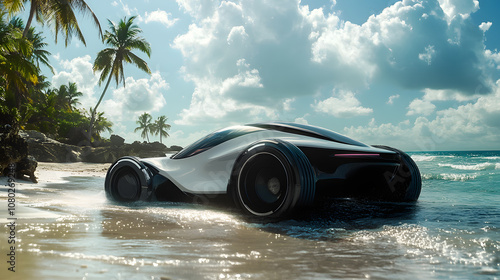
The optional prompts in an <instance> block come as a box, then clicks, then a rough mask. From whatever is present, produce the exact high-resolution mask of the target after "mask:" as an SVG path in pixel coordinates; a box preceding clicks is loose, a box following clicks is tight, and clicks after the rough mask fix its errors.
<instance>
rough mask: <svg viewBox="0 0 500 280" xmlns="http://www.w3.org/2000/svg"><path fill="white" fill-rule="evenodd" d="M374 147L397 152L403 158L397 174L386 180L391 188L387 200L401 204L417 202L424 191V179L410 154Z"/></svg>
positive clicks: (380, 146) (390, 148) (379, 146)
mask: <svg viewBox="0 0 500 280" xmlns="http://www.w3.org/2000/svg"><path fill="white" fill-rule="evenodd" d="M373 147H375V148H380V149H384V150H389V151H393V152H396V153H398V154H399V156H400V158H401V161H400V165H399V167H398V169H397V171H396V172H395V174H394V175H393V176H388V177H387V178H386V179H387V185H388V188H389V190H388V193H389V197H388V198H387V200H390V201H399V202H411V201H417V199H418V197H419V196H420V191H421V190H422V178H421V175H420V171H419V169H418V166H417V164H416V163H415V161H413V159H412V158H411V157H410V156H409V155H408V154H406V153H405V152H403V151H401V150H398V149H396V148H392V147H388V146H382V145H373Z"/></svg>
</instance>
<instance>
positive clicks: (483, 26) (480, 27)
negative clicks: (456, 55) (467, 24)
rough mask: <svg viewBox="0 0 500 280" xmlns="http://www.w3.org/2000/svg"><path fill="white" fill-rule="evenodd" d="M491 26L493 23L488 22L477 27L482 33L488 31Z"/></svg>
mask: <svg viewBox="0 0 500 280" xmlns="http://www.w3.org/2000/svg"><path fill="white" fill-rule="evenodd" d="M492 25H493V23H492V22H491V21H488V22H482V23H481V24H480V25H479V29H481V30H482V31H483V32H486V31H488V30H489V29H490V27H491V26H492Z"/></svg>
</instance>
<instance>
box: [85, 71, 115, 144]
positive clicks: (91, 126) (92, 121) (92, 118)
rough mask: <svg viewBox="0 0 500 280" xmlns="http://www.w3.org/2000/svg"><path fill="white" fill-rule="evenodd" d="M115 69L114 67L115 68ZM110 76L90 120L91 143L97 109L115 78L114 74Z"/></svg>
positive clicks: (89, 136)
mask: <svg viewBox="0 0 500 280" xmlns="http://www.w3.org/2000/svg"><path fill="white" fill-rule="evenodd" d="M113 68H114V66H113ZM111 73H113V69H111ZM111 73H110V74H109V78H108V81H107V82H106V86H105V87H104V90H103V91H102V94H101V97H100V98H99V101H97V104H96V105H95V107H94V110H93V111H92V116H91V118H90V126H89V129H88V139H89V142H92V141H91V139H92V128H93V127H94V122H95V114H96V112H97V107H99V105H100V104H101V101H102V98H103V97H104V94H106V90H108V86H109V83H110V82H111V77H112V76H113V75H112V74H111Z"/></svg>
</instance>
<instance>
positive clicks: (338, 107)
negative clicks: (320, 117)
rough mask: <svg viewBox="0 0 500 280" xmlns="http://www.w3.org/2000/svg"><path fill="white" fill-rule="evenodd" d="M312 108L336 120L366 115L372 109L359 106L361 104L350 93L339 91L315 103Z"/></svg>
mask: <svg viewBox="0 0 500 280" xmlns="http://www.w3.org/2000/svg"><path fill="white" fill-rule="evenodd" d="M313 108H314V109H315V110H316V111H318V112H322V113H327V114H330V115H333V116H335V117H338V118H348V117H355V116H362V115H368V114H370V113H372V112H373V109H371V108H365V107H363V106H361V102H359V100H358V99H356V97H355V96H354V93H352V92H350V91H340V92H339V93H338V94H335V95H334V96H332V97H329V98H327V99H325V100H323V101H319V102H317V103H316V104H315V105H313Z"/></svg>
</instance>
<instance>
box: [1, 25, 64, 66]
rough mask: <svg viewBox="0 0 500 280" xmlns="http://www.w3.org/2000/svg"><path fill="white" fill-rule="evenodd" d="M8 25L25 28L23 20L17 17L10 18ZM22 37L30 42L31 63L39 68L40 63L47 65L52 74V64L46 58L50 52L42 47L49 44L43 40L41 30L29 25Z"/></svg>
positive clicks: (20, 28)
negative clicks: (31, 50) (37, 30)
mask: <svg viewBox="0 0 500 280" xmlns="http://www.w3.org/2000/svg"><path fill="white" fill-rule="evenodd" d="M10 25H11V26H12V27H14V28H17V29H19V30H22V29H25V27H24V22H23V20H22V19H20V18H18V17H14V18H12V19H11V20H10ZM24 38H26V39H28V41H29V42H31V45H32V48H33V52H32V54H31V59H32V60H33V63H35V64H36V66H37V67H38V69H40V63H41V64H43V65H45V66H47V68H49V69H50V71H51V72H52V74H54V68H53V67H52V65H50V63H49V58H48V57H49V56H50V55H51V53H50V52H49V51H47V50H45V49H44V48H45V47H47V46H48V45H49V44H47V43H46V42H45V41H44V40H45V37H43V35H42V32H36V31H35V28H34V27H31V28H29V30H28V32H27V33H26V35H25V36H24Z"/></svg>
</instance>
